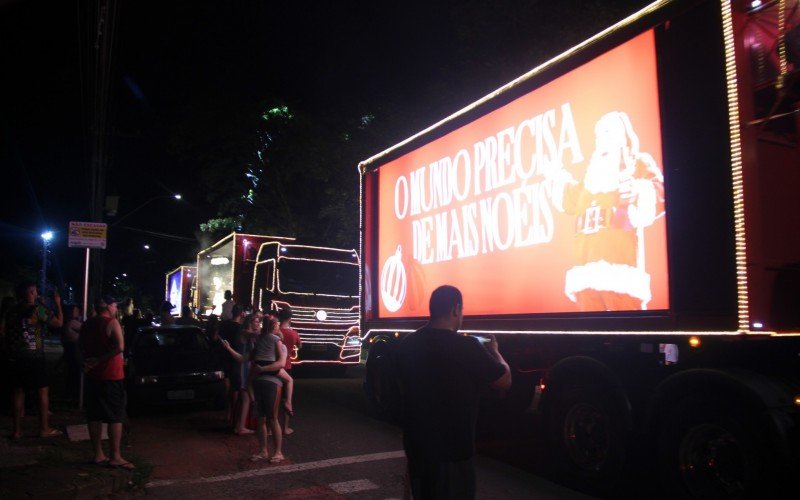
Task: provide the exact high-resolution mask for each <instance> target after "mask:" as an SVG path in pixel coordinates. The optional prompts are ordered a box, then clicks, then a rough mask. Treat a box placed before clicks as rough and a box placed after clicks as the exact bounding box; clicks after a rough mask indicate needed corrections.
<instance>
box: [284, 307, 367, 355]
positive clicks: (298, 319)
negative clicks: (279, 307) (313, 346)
mask: <svg viewBox="0 0 800 500" xmlns="http://www.w3.org/2000/svg"><path fill="white" fill-rule="evenodd" d="M320 310H322V311H325V315H326V318H325V319H324V320H322V321H320V320H318V319H317V312H318V311H320ZM356 325H358V311H352V310H342V309H313V308H300V307H296V308H292V327H293V328H294V329H295V330H297V333H298V334H299V335H300V340H302V341H303V342H312V343H316V342H322V343H332V344H335V345H337V346H339V345H341V344H342V342H343V341H344V337H345V336H346V335H347V332H348V331H349V330H350V328H352V327H354V326H356Z"/></svg>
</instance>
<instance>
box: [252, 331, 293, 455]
mask: <svg viewBox="0 0 800 500" xmlns="http://www.w3.org/2000/svg"><path fill="white" fill-rule="evenodd" d="M278 326H279V322H278V319H277V318H275V317H274V316H267V324H266V325H264V328H263V329H262V333H261V335H259V337H258V339H256V345H255V348H254V349H253V352H252V356H251V366H250V374H251V377H250V380H249V386H250V388H251V392H252V400H253V412H254V414H255V417H256V434H257V436H256V437H257V438H258V447H259V451H258V453H256V454H255V455H253V456H252V457H250V460H251V461H252V462H259V461H262V460H268V461H269V463H271V464H276V463H279V462H282V461H283V460H284V456H283V449H282V445H283V432H282V430H281V425H280V422H279V421H278V413H279V412H278V406H279V404H280V402H281V386H282V385H284V383H285V385H286V388H287V391H289V390H290V389H289V388H290V387H291V383H292V378H291V377H290V376H289V375H288V374H287V373H286V372H285V371H284V370H283V367H284V365H285V364H286V357H287V350H286V348H285V347H284V346H283V344H282V343H281V341H280V338H279V337H278V335H277V334H278V333H280V329H279V328H278ZM281 372H282V373H281ZM287 378H288V381H287ZM289 401H291V400H289ZM285 404H286V405H287V406H286V408H285V409H286V411H287V412H290V411H291V406H290V405H291V402H289V403H285ZM267 424H269V427H270V430H271V431H272V434H271V435H272V442H273V445H274V449H275V451H274V453H273V454H271V455H270V453H269V447H268V445H267V437H268V436H267Z"/></svg>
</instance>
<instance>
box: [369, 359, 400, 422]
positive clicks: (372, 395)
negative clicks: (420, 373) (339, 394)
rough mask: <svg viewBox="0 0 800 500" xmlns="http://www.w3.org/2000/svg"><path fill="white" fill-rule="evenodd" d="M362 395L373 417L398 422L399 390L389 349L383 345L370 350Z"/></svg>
mask: <svg viewBox="0 0 800 500" xmlns="http://www.w3.org/2000/svg"><path fill="white" fill-rule="evenodd" d="M364 394H365V395H366V397H367V401H368V402H369V405H370V409H371V410H372V413H373V415H375V416H376V417H378V418H381V419H384V420H389V421H397V420H398V418H399V413H400V411H399V409H400V389H399V387H398V385H397V379H396V377H395V374H394V369H393V366H392V363H391V358H390V355H389V349H388V348H387V347H386V346H385V345H384V344H375V345H373V346H372V347H371V348H370V353H369V357H368V358H367V366H366V374H365V376H364Z"/></svg>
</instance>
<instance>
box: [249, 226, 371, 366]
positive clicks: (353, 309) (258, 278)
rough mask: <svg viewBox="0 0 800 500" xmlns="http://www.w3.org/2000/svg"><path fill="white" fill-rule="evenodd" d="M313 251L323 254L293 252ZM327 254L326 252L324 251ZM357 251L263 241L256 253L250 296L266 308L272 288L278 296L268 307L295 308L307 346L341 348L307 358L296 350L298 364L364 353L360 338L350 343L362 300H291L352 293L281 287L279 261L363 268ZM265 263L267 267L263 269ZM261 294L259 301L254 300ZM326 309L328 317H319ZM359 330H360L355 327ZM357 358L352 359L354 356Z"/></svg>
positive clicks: (346, 361)
mask: <svg viewBox="0 0 800 500" xmlns="http://www.w3.org/2000/svg"><path fill="white" fill-rule="evenodd" d="M304 252H306V253H308V252H314V253H318V254H320V257H318V258H311V257H303V256H298V255H294V254H302V253H304ZM323 254H324V255H323ZM358 255H359V254H358V252H357V251H355V250H353V249H341V248H331V247H321V246H313V245H286V244H284V243H281V242H275V241H270V242H266V243H262V244H261V245H260V246H259V249H258V253H257V254H256V262H255V266H254V272H253V280H252V288H251V290H252V292H251V300H253V304H259V305H260V306H261V307H262V308H265V304H264V294H265V292H269V293H271V294H275V295H276V297H273V298H272V299H271V301H270V302H271V303H270V304H269V308H270V309H272V308H273V307H276V308H279V309H284V308H287V307H288V308H290V309H291V310H292V326H294V327H295V329H296V330H297V332H298V333H299V334H300V339H301V341H302V342H303V344H304V345H307V346H311V345H314V346H330V347H331V348H334V349H339V357H338V359H333V360H330V359H324V360H307V359H302V358H300V356H299V354H295V355H294V357H293V358H292V360H293V361H295V360H296V362H297V364H304V363H340V364H352V363H358V362H359V360H360V357H361V338H360V337H358V336H357V335H356V337H357V338H358V339H359V342H358V344H357V345H348V343H347V342H348V339H350V338H351V337H353V335H351V334H350V333H351V332H352V331H353V328H357V327H358V320H359V317H360V314H359V310H360V302H359V300H358V299H354V300H355V301H356V304H355V305H353V306H350V307H338V308H337V307H333V308H331V307H319V306H315V305H308V304H298V303H294V302H292V301H290V300H287V299H291V298H293V297H298V296H299V297H310V296H313V297H324V298H347V299H350V298H352V297H351V296H350V295H341V294H324V293H315V292H293V291H292V292H289V291H284V290H282V289H281V287H280V283H281V281H280V275H279V272H280V270H279V264H280V262H281V261H282V260H287V261H299V262H317V263H327V264H344V265H350V266H356V267H357V268H359V269H360V259H359V258H358ZM265 267H266V269H267V271H266V272H264V268H265ZM256 295H258V299H259V300H258V302H255V300H254V299H255V298H256ZM320 313H324V316H325V318H324V319H319V316H318V315H319V314H320ZM355 331H360V330H355ZM353 358H354V359H355V361H352V360H351V359H353Z"/></svg>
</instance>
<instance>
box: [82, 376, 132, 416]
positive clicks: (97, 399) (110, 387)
mask: <svg viewBox="0 0 800 500" xmlns="http://www.w3.org/2000/svg"><path fill="white" fill-rule="evenodd" d="M84 382H85V388H86V401H85V402H86V419H87V420H88V421H89V422H105V423H107V424H117V423H121V422H125V421H126V420H127V415H126V413H125V406H126V404H127V397H126V395H125V381H124V380H95V379H91V378H85V379H84Z"/></svg>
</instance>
